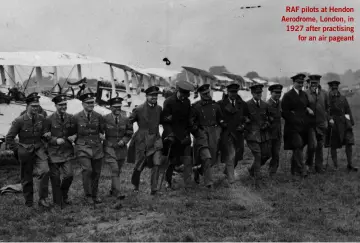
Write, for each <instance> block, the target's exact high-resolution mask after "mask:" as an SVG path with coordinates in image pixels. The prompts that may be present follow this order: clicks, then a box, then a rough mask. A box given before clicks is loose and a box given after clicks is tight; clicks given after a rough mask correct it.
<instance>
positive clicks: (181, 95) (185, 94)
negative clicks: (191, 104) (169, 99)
mask: <svg viewBox="0 0 360 243" xmlns="http://www.w3.org/2000/svg"><path fill="white" fill-rule="evenodd" d="M189 96H190V92H182V91H178V92H177V97H178V98H179V100H185V99H187V98H189Z"/></svg>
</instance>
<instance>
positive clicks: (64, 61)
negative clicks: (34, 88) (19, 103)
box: [0, 51, 105, 67]
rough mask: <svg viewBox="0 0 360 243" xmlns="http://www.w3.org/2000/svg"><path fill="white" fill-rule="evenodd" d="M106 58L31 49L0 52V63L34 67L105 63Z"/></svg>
mask: <svg viewBox="0 0 360 243" xmlns="http://www.w3.org/2000/svg"><path fill="white" fill-rule="evenodd" d="M104 62H105V60H102V59H101V58H97V57H90V56H86V55H83V54H79V53H70V52H53V51H31V52H0V65H20V66H32V67H53V66H73V65H77V64H93V63H104Z"/></svg>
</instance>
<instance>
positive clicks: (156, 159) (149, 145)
mask: <svg viewBox="0 0 360 243" xmlns="http://www.w3.org/2000/svg"><path fill="white" fill-rule="evenodd" d="M161 112H162V108H161V106H159V105H154V106H150V105H149V104H148V103H147V102H145V103H144V104H142V105H139V106H138V107H136V108H135V109H134V110H133V112H132V113H131V115H130V117H129V120H130V122H131V123H134V122H137V124H138V127H139V128H138V130H137V131H136V132H135V134H134V136H133V137H132V139H131V142H130V145H129V149H128V162H129V163H135V167H134V173H133V176H132V179H131V181H132V184H133V185H134V186H135V187H136V188H138V187H139V183H140V174H141V172H142V170H143V169H144V168H145V166H147V167H149V168H151V169H152V170H151V179H150V180H151V190H152V191H157V190H158V185H157V184H158V178H159V166H160V165H161V162H162V149H163V143H162V140H161V136H160V132H159V125H160V118H161Z"/></svg>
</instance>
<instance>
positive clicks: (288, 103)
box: [281, 89, 309, 175]
mask: <svg viewBox="0 0 360 243" xmlns="http://www.w3.org/2000/svg"><path fill="white" fill-rule="evenodd" d="M308 107H309V100H308V97H307V95H306V94H305V92H304V91H301V90H300V91H299V93H297V92H296V91H295V90H294V89H291V90H290V91H288V92H287V93H285V94H284V96H283V99H282V102H281V109H282V117H283V118H284V120H285V126H284V150H293V154H292V157H291V173H292V174H293V175H294V174H295V173H296V172H298V173H301V174H302V175H306V173H307V171H306V167H305V163H304V161H303V149H304V147H305V145H306V144H307V143H308V126H309V118H308V114H307V111H306V110H307V108H308Z"/></svg>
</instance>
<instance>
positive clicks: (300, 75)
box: [290, 73, 306, 81]
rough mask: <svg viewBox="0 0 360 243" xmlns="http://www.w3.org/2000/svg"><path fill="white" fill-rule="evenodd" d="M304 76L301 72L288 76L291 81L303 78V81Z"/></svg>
mask: <svg viewBox="0 0 360 243" xmlns="http://www.w3.org/2000/svg"><path fill="white" fill-rule="evenodd" d="M305 77H306V75H305V74H303V73H298V74H296V75H294V76H292V77H290V78H291V79H292V80H293V81H295V80H303V81H304V79H305Z"/></svg>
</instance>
